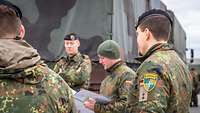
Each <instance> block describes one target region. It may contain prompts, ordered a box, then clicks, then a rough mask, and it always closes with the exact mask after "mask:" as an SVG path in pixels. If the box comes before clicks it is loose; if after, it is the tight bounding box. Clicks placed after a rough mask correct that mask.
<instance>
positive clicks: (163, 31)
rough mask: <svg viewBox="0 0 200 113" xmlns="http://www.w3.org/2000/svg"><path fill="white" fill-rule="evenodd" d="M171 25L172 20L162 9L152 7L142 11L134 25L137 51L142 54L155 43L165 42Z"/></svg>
mask: <svg viewBox="0 0 200 113" xmlns="http://www.w3.org/2000/svg"><path fill="white" fill-rule="evenodd" d="M171 26H172V20H171V18H170V16H169V15H168V13H167V12H165V11H163V10H160V9H152V10H149V11H147V12H145V13H143V14H142V15H141V16H140V17H139V19H138V22H137V24H136V26H135V28H136V30H137V31H136V32H137V43H138V49H139V52H140V53H141V54H144V53H145V52H146V51H147V50H148V49H149V48H150V47H151V46H152V45H154V44H156V43H167V41H168V40H169V36H170V32H171Z"/></svg>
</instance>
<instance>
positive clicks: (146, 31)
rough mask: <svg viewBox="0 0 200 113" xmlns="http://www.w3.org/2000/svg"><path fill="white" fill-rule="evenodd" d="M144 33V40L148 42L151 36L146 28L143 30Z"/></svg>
mask: <svg viewBox="0 0 200 113" xmlns="http://www.w3.org/2000/svg"><path fill="white" fill-rule="evenodd" d="M144 33H145V40H149V38H150V35H151V32H150V30H149V29H148V28H145V30H144Z"/></svg>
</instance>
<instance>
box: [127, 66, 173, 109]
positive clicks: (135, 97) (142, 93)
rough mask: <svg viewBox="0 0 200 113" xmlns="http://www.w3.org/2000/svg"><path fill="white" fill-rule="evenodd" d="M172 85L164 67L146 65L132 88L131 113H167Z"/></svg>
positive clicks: (139, 72) (129, 99)
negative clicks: (164, 71) (164, 72)
mask: <svg viewBox="0 0 200 113" xmlns="http://www.w3.org/2000/svg"><path fill="white" fill-rule="evenodd" d="M169 93H170V83H169V80H167V78H165V77H164V74H163V70H162V67H159V66H154V65H146V67H143V70H140V71H138V72H137V78H136V80H135V82H133V86H132V87H131V88H130V93H129V98H128V101H129V102H128V104H129V106H130V111H129V112H131V113H165V111H166V109H167V106H168V103H167V101H168V100H169V97H170V95H169Z"/></svg>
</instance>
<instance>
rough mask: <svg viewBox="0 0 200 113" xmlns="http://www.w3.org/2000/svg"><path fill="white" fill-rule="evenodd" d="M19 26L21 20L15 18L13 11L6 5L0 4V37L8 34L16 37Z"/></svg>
mask: <svg viewBox="0 0 200 113" xmlns="http://www.w3.org/2000/svg"><path fill="white" fill-rule="evenodd" d="M20 25H21V20H20V18H19V17H18V16H17V14H16V12H15V10H14V9H12V8H10V7H8V6H7V5H4V4H0V37H4V36H6V35H8V34H16V35H18V31H19V26H20ZM6 38H14V37H6Z"/></svg>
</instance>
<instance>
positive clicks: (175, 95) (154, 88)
mask: <svg viewBox="0 0 200 113" xmlns="http://www.w3.org/2000/svg"><path fill="white" fill-rule="evenodd" d="M171 27H172V21H171V18H170V16H169V15H168V13H166V12H165V11H162V10H160V9H152V10H149V11H147V12H145V13H143V14H142V15H141V16H140V17H139V19H138V22H137V25H136V29H137V31H136V32H137V43H138V49H139V52H140V55H141V56H140V57H139V58H138V60H139V61H140V62H142V64H141V65H140V67H139V68H138V69H137V71H136V74H137V77H136V78H135V81H134V82H133V85H132V87H131V88H130V93H129V96H128V104H129V112H130V113H189V105H190V99H191V93H192V81H191V76H190V73H189V70H188V67H187V66H186V64H185V63H184V62H183V61H182V60H181V58H180V57H179V55H178V54H177V53H176V51H175V50H174V49H173V48H172V47H171V45H169V44H168V43H167V41H168V40H169V36H170V32H171V29H172V28H171Z"/></svg>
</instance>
